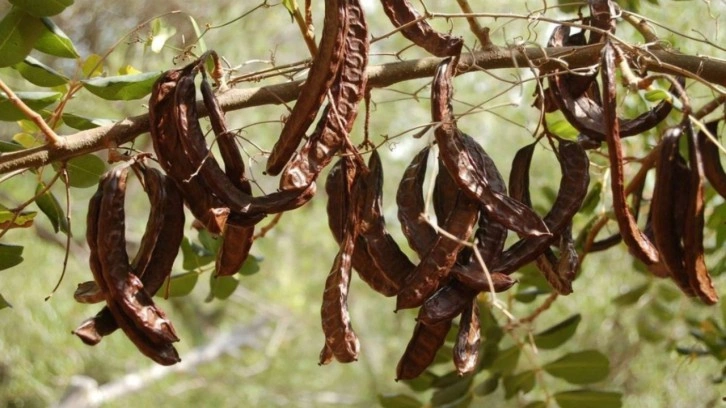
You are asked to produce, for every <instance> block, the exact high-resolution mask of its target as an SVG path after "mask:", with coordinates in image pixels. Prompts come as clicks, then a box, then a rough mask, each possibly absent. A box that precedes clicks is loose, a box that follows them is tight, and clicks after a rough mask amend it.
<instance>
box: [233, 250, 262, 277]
mask: <svg viewBox="0 0 726 408" xmlns="http://www.w3.org/2000/svg"><path fill="white" fill-rule="evenodd" d="M261 261H262V258H258V257H256V256H254V255H250V256H248V257H247V259H245V262H244V263H243V264H242V267H241V268H240V269H239V272H238V273H239V274H240V275H244V276H249V275H254V274H256V273H257V272H259V271H260V262H261Z"/></svg>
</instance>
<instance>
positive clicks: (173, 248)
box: [74, 166, 184, 345]
mask: <svg viewBox="0 0 726 408" xmlns="http://www.w3.org/2000/svg"><path fill="white" fill-rule="evenodd" d="M141 171H142V173H143V174H144V181H145V183H144V186H145V189H146V191H147V194H148V195H149V201H150V212H149V221H148V222H147V226H146V231H145V232H144V236H143V237H142V238H141V244H140V246H139V251H138V252H137V255H136V257H135V258H134V260H133V261H132V262H131V268H132V270H133V273H134V274H135V275H136V276H138V277H139V278H140V279H141V282H142V283H143V284H144V291H146V293H148V294H150V295H152V296H153V295H154V294H155V293H156V292H158V291H159V289H161V287H162V285H163V284H164V282H165V281H166V279H167V278H168V277H169V275H170V274H171V269H172V266H173V264H174V259H175V258H176V256H177V254H178V252H179V248H180V245H181V241H182V239H183V237H184V202H183V199H182V197H181V194H180V192H179V190H177V188H176V186H175V185H174V183H173V182H172V181H171V180H170V179H169V178H167V177H165V176H164V175H162V174H161V173H160V172H159V171H158V170H156V169H152V168H149V167H145V166H144V167H142V168H141ZM157 190H158V191H159V193H154V191H157ZM153 228H158V230H156V231H154V230H153ZM160 237H163V239H159V238H160ZM91 286H92V287H93V288H94V290H95V291H97V293H99V294H101V299H100V300H98V301H103V300H105V297H104V296H103V292H102V291H101V290H100V287H99V286H98V284H97V283H96V282H95V281H93V282H85V283H84V284H82V285H79V289H81V287H85V288H86V289H87V290H89V291H90V290H91ZM79 289H77V290H76V292H78V290H79ZM74 296H75V295H74ZM76 299H78V298H77V297H76ZM89 303H90V302H89ZM93 303H96V302H93ZM117 328H118V324H117V323H116V320H115V319H114V317H113V315H112V314H111V312H110V310H109V309H108V308H107V307H105V308H104V309H103V310H101V311H100V312H99V313H98V314H97V315H96V316H94V317H93V318H91V319H88V320H86V321H84V322H83V323H82V324H81V326H80V327H79V328H77V329H76V330H74V334H76V335H78V336H79V337H80V338H81V340H83V342H84V343H86V344H91V345H93V344H97V343H98V342H100V341H101V339H102V338H103V337H104V336H108V335H109V334H111V333H113V332H114V331H116V329H117Z"/></svg>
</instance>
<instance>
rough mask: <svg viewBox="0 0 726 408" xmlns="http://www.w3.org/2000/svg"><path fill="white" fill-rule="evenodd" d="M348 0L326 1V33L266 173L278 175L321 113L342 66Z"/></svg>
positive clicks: (273, 151)
mask: <svg viewBox="0 0 726 408" xmlns="http://www.w3.org/2000/svg"><path fill="white" fill-rule="evenodd" d="M347 5H348V0H329V1H326V2H325V19H324V20H323V34H322V37H321V39H320V44H319V46H318V54H317V55H316V56H315V59H313V65H312V66H311V67H310V71H309V72H308V76H307V79H306V80H305V83H304V84H303V86H302V88H301V89H300V97H299V98H298V100H297V102H296V103H295V107H293V109H292V112H290V116H289V117H288V118H287V120H286V121H285V125H284V126H283V128H282V132H281V133H280V137H279V138H278V139H277V142H276V143H275V146H274V147H273V148H272V151H271V152H270V157H269V158H268V159H267V174H270V175H273V176H274V175H277V174H278V173H280V171H282V169H283V167H284V166H285V164H287V162H288V161H289V160H290V158H291V157H292V155H293V153H294V152H295V150H296V149H297V147H298V145H299V144H300V141H301V140H302V139H303V136H305V132H306V131H307V129H308V127H309V126H310V124H311V123H312V122H313V120H314V119H315V116H316V115H317V114H318V110H319V109H320V105H321V104H322V103H323V99H324V98H325V96H326V95H327V93H328V90H329V89H330V86H331V85H332V83H333V80H334V79H335V76H336V74H337V72H338V70H339V69H340V65H341V62H342V59H343V56H344V53H343V50H344V46H345V35H346V32H347V31H348V7H346V6H347Z"/></svg>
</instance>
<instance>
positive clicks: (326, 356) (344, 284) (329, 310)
mask: <svg viewBox="0 0 726 408" xmlns="http://www.w3.org/2000/svg"><path fill="white" fill-rule="evenodd" d="M343 160H344V162H343V164H342V167H343V171H344V173H345V181H346V182H345V186H346V192H347V193H346V194H345V197H344V200H345V203H346V204H345V205H346V207H347V208H348V209H349V212H348V214H347V216H346V220H345V224H344V227H343V236H342V240H341V242H340V249H339V250H338V254H337V255H336V256H335V260H334V262H333V267H332V268H331V270H330V273H329V274H328V277H327V279H326V281H325V291H324V292H323V304H322V307H321V310H320V314H321V318H322V326H323V333H324V334H325V345H324V346H323V349H322V351H321V352H320V364H327V363H328V362H330V355H331V354H332V356H333V357H335V359H336V360H338V361H339V362H341V363H347V362H351V361H355V360H357V359H358V351H359V349H360V343H359V341H358V337H357V336H356V334H355V332H354V331H353V328H352V326H351V323H350V314H349V313H348V304H347V302H348V289H349V288H350V278H351V267H352V265H351V257H352V254H353V251H354V249H355V242H356V237H357V236H358V232H359V230H360V213H361V209H360V201H359V199H360V194H358V192H357V191H355V189H356V188H358V186H357V185H356V184H358V183H359V182H360V181H359V179H360V177H362V174H361V173H365V171H367V169H365V166H364V165H362V164H360V163H358V162H357V161H356V158H354V157H351V156H346V157H344V158H343Z"/></svg>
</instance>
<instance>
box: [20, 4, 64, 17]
mask: <svg viewBox="0 0 726 408" xmlns="http://www.w3.org/2000/svg"><path fill="white" fill-rule="evenodd" d="M8 1H9V2H10V4H12V5H15V6H17V7H20V8H22V9H23V10H25V11H27V12H28V13H29V14H32V15H34V16H36V17H45V16H54V15H56V14H58V13H60V12H62V11H63V10H65V9H66V7H68V6H70V5H71V4H73V0H8Z"/></svg>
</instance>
